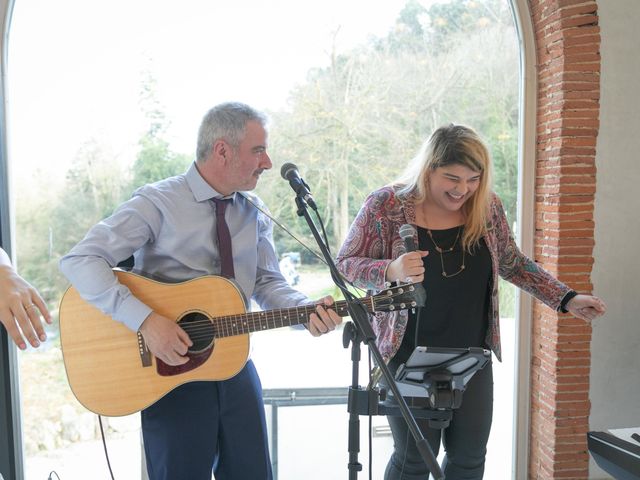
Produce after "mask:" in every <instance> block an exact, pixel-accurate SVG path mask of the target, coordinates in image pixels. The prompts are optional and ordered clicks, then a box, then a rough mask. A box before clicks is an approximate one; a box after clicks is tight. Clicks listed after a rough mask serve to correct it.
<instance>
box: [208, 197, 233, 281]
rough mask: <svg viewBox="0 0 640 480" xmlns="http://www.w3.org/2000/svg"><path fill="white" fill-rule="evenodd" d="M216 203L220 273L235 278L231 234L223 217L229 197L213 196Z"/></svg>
mask: <svg viewBox="0 0 640 480" xmlns="http://www.w3.org/2000/svg"><path fill="white" fill-rule="evenodd" d="M213 201H214V203H215V204H216V230H217V231H218V251H219V252H218V253H220V275H222V276H223V277H226V278H235V272H234V271H233V250H232V249H231V234H230V233H229V227H228V226H227V221H226V220H225V219H224V211H225V209H226V208H227V203H228V202H230V201H231V199H230V198H225V199H222V198H214V199H213Z"/></svg>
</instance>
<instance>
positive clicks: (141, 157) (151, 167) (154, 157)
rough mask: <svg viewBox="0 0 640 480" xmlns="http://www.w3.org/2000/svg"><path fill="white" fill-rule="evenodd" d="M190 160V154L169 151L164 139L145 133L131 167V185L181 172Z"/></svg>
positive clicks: (137, 185)
mask: <svg viewBox="0 0 640 480" xmlns="http://www.w3.org/2000/svg"><path fill="white" fill-rule="evenodd" d="M192 161H193V159H192V157H191V156H190V155H184V154H180V153H175V152H173V151H171V149H170V147H169V142H167V141H166V140H163V139H161V138H155V137H152V136H149V135H147V136H145V137H144V138H142V140H140V151H139V152H138V156H137V157H136V161H135V163H134V164H133V167H132V173H133V178H132V182H131V183H132V187H133V189H135V188H137V187H140V186H142V185H146V184H147V183H153V182H157V181H158V180H162V179H163V178H167V177H171V176H173V175H178V174H180V173H183V172H184V171H185V170H186V169H187V168H188V166H189V164H190V163H191V162H192Z"/></svg>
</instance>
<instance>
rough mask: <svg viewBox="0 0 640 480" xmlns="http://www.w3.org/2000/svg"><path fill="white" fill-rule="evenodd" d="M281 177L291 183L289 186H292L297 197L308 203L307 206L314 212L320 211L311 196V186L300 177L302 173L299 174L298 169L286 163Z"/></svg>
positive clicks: (281, 170) (281, 171)
mask: <svg viewBox="0 0 640 480" xmlns="http://www.w3.org/2000/svg"><path fill="white" fill-rule="evenodd" d="M280 175H281V176H282V178H284V179H285V180H287V181H288V182H289V185H291V188H292V189H293V191H294V192H296V195H297V196H298V197H300V198H302V199H303V200H304V201H305V202H307V204H308V205H309V206H310V207H311V208H313V209H314V210H318V207H316V202H315V200H314V199H313V197H312V196H311V191H310V190H309V186H308V185H307V184H306V183H305V182H304V180H303V179H302V177H301V176H300V172H298V167H296V166H295V165H294V164H293V163H285V164H284V165H282V168H281V169H280Z"/></svg>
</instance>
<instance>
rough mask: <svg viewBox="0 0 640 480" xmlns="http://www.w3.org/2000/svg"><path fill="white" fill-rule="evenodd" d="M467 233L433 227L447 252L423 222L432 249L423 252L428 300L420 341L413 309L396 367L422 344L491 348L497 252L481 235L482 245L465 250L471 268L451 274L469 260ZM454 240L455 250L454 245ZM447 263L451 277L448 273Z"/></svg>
mask: <svg viewBox="0 0 640 480" xmlns="http://www.w3.org/2000/svg"><path fill="white" fill-rule="evenodd" d="M462 233H463V232H462V227H454V228H449V229H446V230H431V234H432V235H433V239H434V240H435V244H437V246H439V247H440V248H441V249H442V255H441V254H440V253H438V251H437V250H436V245H435V244H434V242H433V241H432V239H431V237H430V236H429V235H428V233H427V229H425V228H422V227H418V245H419V248H420V250H427V251H428V252H429V255H427V256H426V257H424V258H423V261H424V266H425V270H426V271H425V275H424V280H423V282H422V284H423V285H424V288H425V291H426V292H427V301H426V303H425V306H424V307H423V308H421V309H420V310H419V311H418V312H417V313H418V316H419V320H418V322H417V333H418V339H417V340H418V341H416V314H414V313H411V312H409V322H408V324H407V330H406V332H405V335H404V337H403V339H402V344H401V346H400V349H399V350H398V352H397V353H396V355H395V357H394V358H393V359H392V360H391V362H390V365H391V367H392V368H393V369H396V368H397V367H398V366H399V365H400V364H401V363H404V362H405V361H406V360H407V359H408V358H409V355H410V354H411V352H412V351H413V350H414V348H415V347H416V346H417V345H420V346H428V347H450V348H458V347H459V348H468V347H482V348H486V344H485V336H486V333H487V328H488V325H489V301H490V298H491V275H492V274H491V254H490V253H489V249H488V248H487V245H486V243H485V241H484V239H481V240H480V243H479V245H477V246H476V247H475V248H473V249H472V250H471V252H466V253H465V255H464V264H465V268H464V269H463V270H462V271H461V272H460V273H458V274H457V275H454V276H451V275H453V274H455V273H456V272H458V271H459V270H460V268H461V265H462V262H463V252H462ZM458 235H459V236H458ZM456 237H458V238H457V240H456ZM454 242H455V245H454ZM451 246H453V250H451V251H449V249H450V248H451ZM443 264H444V271H445V272H446V274H447V275H449V277H445V276H444V275H443V274H442V271H443V268H442V267H443Z"/></svg>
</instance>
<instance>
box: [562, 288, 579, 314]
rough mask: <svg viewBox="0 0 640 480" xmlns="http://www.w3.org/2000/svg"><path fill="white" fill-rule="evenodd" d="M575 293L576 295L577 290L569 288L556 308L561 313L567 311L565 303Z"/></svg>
mask: <svg viewBox="0 0 640 480" xmlns="http://www.w3.org/2000/svg"><path fill="white" fill-rule="evenodd" d="M576 295H578V292H576V291H575V290H569V291H568V292H567V294H566V295H565V296H564V298H563V299H562V301H561V302H560V308H558V310H559V311H561V312H562V313H568V312H569V310H567V303H569V301H570V300H571V299H572V298H573V297H575V296H576Z"/></svg>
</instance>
